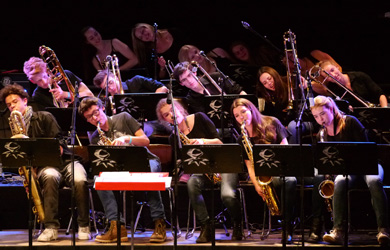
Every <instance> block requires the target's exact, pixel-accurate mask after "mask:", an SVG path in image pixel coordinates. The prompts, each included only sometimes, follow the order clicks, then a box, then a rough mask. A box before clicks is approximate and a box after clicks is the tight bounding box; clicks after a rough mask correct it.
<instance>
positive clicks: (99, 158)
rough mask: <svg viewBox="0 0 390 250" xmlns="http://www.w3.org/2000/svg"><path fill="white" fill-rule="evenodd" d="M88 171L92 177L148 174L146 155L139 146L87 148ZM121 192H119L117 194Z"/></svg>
mask: <svg viewBox="0 0 390 250" xmlns="http://www.w3.org/2000/svg"><path fill="white" fill-rule="evenodd" d="M88 154H89V160H90V162H91V164H90V169H89V171H90V172H91V173H92V174H94V175H99V174H100V173H101V172H116V171H129V172H150V167H149V161H148V153H147V150H146V148H145V147H139V146H101V145H89V146H88ZM120 192H122V191H119V194H120ZM119 197H120V195H118V196H117V208H118V210H117V221H118V223H117V232H120V227H121V224H120V209H119V207H120V199H119ZM133 200H134V199H133V194H132V195H131V249H133V248H134V232H135V228H134V218H133V217H134V216H133V212H134V202H133ZM117 248H118V250H119V249H121V235H120V233H117Z"/></svg>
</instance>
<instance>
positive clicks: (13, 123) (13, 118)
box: [9, 110, 45, 223]
mask: <svg viewBox="0 0 390 250" xmlns="http://www.w3.org/2000/svg"><path fill="white" fill-rule="evenodd" d="M9 125H10V127H11V132H12V135H13V136H14V135H19V134H22V135H26V134H27V131H26V125H25V123H24V119H23V115H22V113H20V112H19V111H17V110H14V111H12V112H11V115H10V117H9ZM29 171H31V169H27V167H25V166H23V167H20V168H19V174H20V176H22V177H24V181H23V186H24V187H25V188H26V192H27V197H28V198H29V199H30V192H29V191H28V186H29V183H30V178H29V176H30V174H29ZM30 185H31V195H32V198H33V202H34V206H33V208H32V210H33V213H34V214H35V215H37V216H38V219H37V221H38V223H39V222H43V221H44V220H45V212H44V209H43V202H42V192H41V188H40V186H39V183H38V180H37V178H36V176H35V173H33V172H31V184H30Z"/></svg>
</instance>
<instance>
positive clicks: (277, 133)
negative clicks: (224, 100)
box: [231, 98, 297, 243]
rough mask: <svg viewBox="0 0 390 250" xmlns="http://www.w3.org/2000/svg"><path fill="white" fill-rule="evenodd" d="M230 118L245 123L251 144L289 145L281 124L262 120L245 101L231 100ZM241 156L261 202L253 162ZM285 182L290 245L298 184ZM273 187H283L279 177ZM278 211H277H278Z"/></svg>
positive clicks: (266, 117) (267, 119)
mask: <svg viewBox="0 0 390 250" xmlns="http://www.w3.org/2000/svg"><path fill="white" fill-rule="evenodd" d="M231 113H232V116H234V117H235V119H236V122H237V124H238V125H239V126H242V124H243V122H245V131H246V133H247V137H248V140H250V142H251V144H252V145H254V144H288V141H287V137H288V135H289V133H288V131H287V130H286V128H285V127H284V126H283V125H282V124H281V123H280V121H279V120H278V119H277V118H275V117H272V116H264V115H262V114H261V113H260V112H259V110H258V109H257V108H256V106H255V105H253V103H252V102H250V101H249V100H247V99H244V98H237V99H236V100H234V102H233V103H232V106H231ZM243 138H244V135H243V134H241V136H240V138H239V139H238V141H237V142H238V143H240V144H243ZM243 156H244V157H245V165H246V166H247V169H248V174H249V177H250V179H251V181H252V183H253V185H254V187H255V189H256V192H257V193H258V194H259V195H260V196H261V197H262V198H263V200H265V199H266V197H265V195H264V191H263V188H262V187H261V185H260V184H259V182H258V181H257V179H256V176H255V169H254V166H253V162H251V161H253V159H249V156H248V155H247V153H246V152H245V151H244V149H243ZM285 181H286V184H285V185H286V206H285V207H286V208H288V209H286V211H285V214H284V217H285V222H286V225H287V226H286V228H287V237H286V240H287V243H291V242H292V234H293V219H294V203H295V188H296V184H297V180H296V178H295V177H285ZM272 184H273V185H275V186H278V187H281V185H282V179H281V178H280V177H273V178H272ZM279 209H280V207H279Z"/></svg>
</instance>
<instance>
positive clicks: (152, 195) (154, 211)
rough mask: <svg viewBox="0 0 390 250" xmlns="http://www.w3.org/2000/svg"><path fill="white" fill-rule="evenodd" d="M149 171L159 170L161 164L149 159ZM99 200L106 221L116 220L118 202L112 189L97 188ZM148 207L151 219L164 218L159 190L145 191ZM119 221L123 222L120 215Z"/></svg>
mask: <svg viewBox="0 0 390 250" xmlns="http://www.w3.org/2000/svg"><path fill="white" fill-rule="evenodd" d="M149 165H150V170H151V172H161V164H160V162H159V161H158V160H149ZM97 193H98V195H99V198H100V201H101V202H102V205H103V208H104V213H105V214H106V218H107V219H108V221H112V220H117V209H118V204H117V202H116V199H115V195H114V193H113V192H112V191H106V190H97ZM146 194H147V199H148V204H149V208H150V216H151V217H152V219H153V220H157V219H165V211H164V205H163V203H162V199H161V194H160V191H148V192H146ZM120 220H121V222H124V219H123V217H122V215H120Z"/></svg>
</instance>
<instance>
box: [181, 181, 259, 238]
mask: <svg viewBox="0 0 390 250" xmlns="http://www.w3.org/2000/svg"><path fill="white" fill-rule="evenodd" d="M206 190H207V191H208V190H210V189H206ZM215 190H220V188H219V187H216V188H215ZM237 191H238V193H239V195H240V203H241V213H242V214H243V221H242V224H243V225H244V226H245V227H246V229H247V231H248V232H247V234H246V235H245V233H244V237H245V238H249V237H251V235H252V233H251V231H250V230H249V223H248V215H247V211H246V200H245V193H244V189H243V188H242V187H238V188H237ZM226 210H227V208H225V209H224V210H223V211H221V212H220V213H218V214H217V215H216V216H215V217H214V220H216V221H217V222H218V223H220V224H222V226H223V228H224V230H225V235H226V236H229V232H228V230H227V228H226V225H225V223H224V222H225V221H226V219H225V216H224V215H223V213H224V212H225V211H226ZM192 217H193V222H192V225H193V227H192V229H191V231H190V218H191V201H190V200H188V214H187V232H186V236H185V239H190V238H191V237H192V236H194V232H195V229H196V215H195V211H194V210H192Z"/></svg>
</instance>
